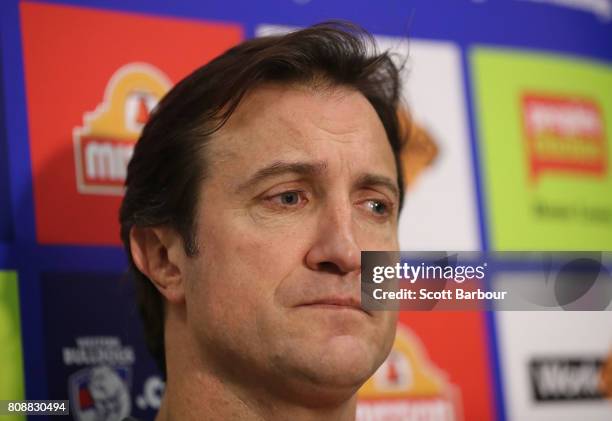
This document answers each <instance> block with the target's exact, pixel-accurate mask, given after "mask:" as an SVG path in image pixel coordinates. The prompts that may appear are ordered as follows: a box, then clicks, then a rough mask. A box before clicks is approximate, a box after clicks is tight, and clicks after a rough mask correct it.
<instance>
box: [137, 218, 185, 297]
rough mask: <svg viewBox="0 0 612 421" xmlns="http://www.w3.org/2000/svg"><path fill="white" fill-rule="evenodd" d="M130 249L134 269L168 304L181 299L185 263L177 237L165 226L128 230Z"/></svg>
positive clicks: (176, 234) (173, 231)
mask: <svg viewBox="0 0 612 421" xmlns="http://www.w3.org/2000/svg"><path fill="white" fill-rule="evenodd" d="M130 250H131V252H132V260H133V261H134V264H135V265H136V267H137V268H138V269H139V270H140V271H141V272H142V273H143V274H144V275H146V276H147V277H148V278H149V279H150V280H151V282H153V285H155V287H156V288H157V290H158V291H159V292H160V293H161V294H162V295H163V296H164V298H165V299H166V300H168V301H169V302H170V303H179V302H181V301H183V300H184V297H185V280H184V278H183V275H184V273H183V271H184V263H185V260H186V257H187V256H186V255H185V250H184V248H183V240H182V238H181V236H180V235H179V234H178V233H177V232H176V231H175V230H174V229H172V228H169V227H132V229H131V230H130Z"/></svg>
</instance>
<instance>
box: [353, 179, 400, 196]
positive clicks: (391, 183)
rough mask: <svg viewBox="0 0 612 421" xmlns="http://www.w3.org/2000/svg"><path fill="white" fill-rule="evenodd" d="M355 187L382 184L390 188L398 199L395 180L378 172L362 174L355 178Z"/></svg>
mask: <svg viewBox="0 0 612 421" xmlns="http://www.w3.org/2000/svg"><path fill="white" fill-rule="evenodd" d="M355 184H356V185H357V187H359V188H363V187H369V186H382V187H386V188H387V189H389V190H391V192H392V193H393V195H394V196H395V198H396V199H399V196H400V194H399V188H398V186H397V181H395V180H393V179H392V178H389V177H386V176H384V175H378V174H363V175H362V176H360V177H359V178H358V179H357V183H355Z"/></svg>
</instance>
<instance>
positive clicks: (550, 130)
mask: <svg viewBox="0 0 612 421" xmlns="http://www.w3.org/2000/svg"><path fill="white" fill-rule="evenodd" d="M470 61H471V69H472V84H473V89H474V99H475V102H476V116H477V121H478V125H479V127H478V142H479V148H480V158H481V165H482V171H481V174H482V177H483V185H484V194H485V200H486V205H485V206H486V215H487V223H488V230H489V233H490V237H491V238H490V241H491V246H492V248H494V249H496V250H572V251H573V250H612V65H609V64H608V65H606V64H604V63H600V62H595V61H587V60H584V59H578V58H573V57H565V56H555V55H546V54H536V53H527V52H518V51H513V50H501V49H491V48H475V49H473V50H472V51H471V52H470Z"/></svg>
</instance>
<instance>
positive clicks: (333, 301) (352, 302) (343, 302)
mask: <svg viewBox="0 0 612 421" xmlns="http://www.w3.org/2000/svg"><path fill="white" fill-rule="evenodd" d="M298 307H321V308H326V309H329V310H359V311H361V312H363V313H366V314H368V315H371V314H370V313H369V312H368V311H366V310H364V309H363V308H362V307H361V303H360V302H359V300H357V299H355V298H353V297H324V298H319V299H316V300H312V301H308V302H306V303H303V304H300V305H299V306H298Z"/></svg>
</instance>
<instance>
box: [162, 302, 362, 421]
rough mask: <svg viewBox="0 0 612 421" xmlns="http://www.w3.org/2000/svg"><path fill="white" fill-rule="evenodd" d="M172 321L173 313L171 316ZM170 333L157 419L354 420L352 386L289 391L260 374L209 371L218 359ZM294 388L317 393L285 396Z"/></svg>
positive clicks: (176, 331) (177, 332)
mask: <svg viewBox="0 0 612 421" xmlns="http://www.w3.org/2000/svg"><path fill="white" fill-rule="evenodd" d="M170 317H171V318H174V317H175V315H173V314H172V313H170ZM166 332H167V333H166V340H167V344H173V345H172V346H170V347H166V366H167V372H168V379H167V383H166V390H165V392H164V398H163V401H162V405H161V407H160V410H159V412H158V415H157V417H156V421H178V420H180V421H191V420H194V421H195V420H197V421H200V420H210V421H216V420H222V421H226V420H245V421H263V420H265V421H275V420H279V421H280V420H282V421H285V420H288V419H290V420H295V421H310V420H334V421H353V420H354V419H355V411H356V396H355V395H354V392H355V390H353V389H351V388H348V389H346V390H344V389H343V390H340V389H338V390H335V389H333V390H331V391H322V390H314V389H315V387H314V386H312V387H311V386H309V385H297V386H296V385H293V387H292V388H289V387H284V386H279V385H278V384H277V383H278V382H274V383H273V384H266V381H265V380H263V379H261V378H262V377H263V375H262V374H261V373H259V374H256V373H242V372H241V373H234V374H233V375H228V373H227V370H225V371H223V370H222V369H220V370H218V371H214V370H212V369H211V367H215V366H217V365H218V364H215V363H213V362H212V360H214V357H211V356H202V355H201V348H199V347H198V346H196V344H195V343H194V339H193V338H192V337H189V336H187V335H186V334H185V330H183V329H169V328H168V326H166ZM198 349H200V351H198ZM288 379H290V377H288V378H287V379H284V380H288ZM249 380H251V381H249ZM253 380H254V381H253ZM260 380H261V381H260ZM268 380H270V379H268ZM282 380H283V379H281V381H282ZM270 381H271V380H270ZM274 386H276V390H275V387H274ZM290 389H292V390H296V391H299V392H300V393H302V394H304V395H305V394H306V392H309V391H312V392H313V393H309V394H308V396H302V397H300V398H296V397H295V394H291V393H290V394H288V395H287V396H281V394H282V393H285V392H287V390H290ZM279 392H281V393H279ZM330 392H333V393H335V394H336V396H331V394H332V393H330Z"/></svg>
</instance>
